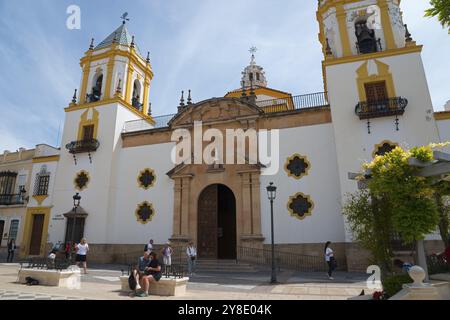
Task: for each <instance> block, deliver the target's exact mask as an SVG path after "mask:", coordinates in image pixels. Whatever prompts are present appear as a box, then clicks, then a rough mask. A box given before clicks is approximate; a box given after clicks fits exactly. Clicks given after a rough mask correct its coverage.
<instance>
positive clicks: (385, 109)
mask: <svg viewBox="0 0 450 320" xmlns="http://www.w3.org/2000/svg"><path fill="white" fill-rule="evenodd" d="M407 105H408V100H407V99H405V98H402V97H396V98H390V99H385V100H380V101H370V102H367V101H363V102H359V103H358V104H357V105H356V107H355V113H356V115H357V116H358V117H359V119H361V120H362V119H372V118H380V117H388V116H399V115H402V114H403V113H404V112H405V108H406V106H407Z"/></svg>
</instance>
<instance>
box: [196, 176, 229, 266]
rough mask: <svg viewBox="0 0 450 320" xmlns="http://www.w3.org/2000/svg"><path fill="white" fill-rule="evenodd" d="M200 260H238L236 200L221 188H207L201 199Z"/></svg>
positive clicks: (199, 223) (199, 210) (199, 211)
mask: <svg viewBox="0 0 450 320" xmlns="http://www.w3.org/2000/svg"><path fill="white" fill-rule="evenodd" d="M197 221H198V229H197V230H198V234H197V240H198V244H197V250H198V256H199V258H205V259H235V258H236V199H235V197H234V194H233V192H232V191H231V190H230V189H229V188H228V187H226V186H225V185H222V184H213V185H210V186H208V187H206V188H205V189H204V190H203V191H202V193H201V194H200V196H199V199H198V217H197Z"/></svg>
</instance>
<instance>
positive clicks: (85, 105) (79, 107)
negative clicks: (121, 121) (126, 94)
mask: <svg viewBox="0 0 450 320" xmlns="http://www.w3.org/2000/svg"><path fill="white" fill-rule="evenodd" d="M111 103H120V104H121V105H123V106H124V107H126V108H127V109H129V110H130V111H131V112H133V113H135V114H136V115H137V116H139V117H141V118H143V119H144V120H146V121H147V122H148V123H150V124H155V120H153V118H152V117H151V116H149V115H144V114H143V113H142V112H140V111H139V110H137V109H136V108H135V107H133V106H132V105H131V104H130V103H127V102H126V101H125V100H124V99H123V98H121V97H120V96H117V97H114V98H111V99H107V100H100V101H96V102H91V103H83V104H79V105H69V106H68V107H67V108H64V111H65V112H71V111H76V110H82V109H88V108H91V107H102V106H106V105H108V104H111Z"/></svg>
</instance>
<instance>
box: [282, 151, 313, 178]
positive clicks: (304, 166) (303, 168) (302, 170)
mask: <svg viewBox="0 0 450 320" xmlns="http://www.w3.org/2000/svg"><path fill="white" fill-rule="evenodd" d="M310 167H311V164H310V163H309V161H308V159H306V157H304V156H301V155H299V154H298V153H294V154H293V155H292V156H290V157H289V158H288V159H287V160H286V163H285V164H284V170H286V172H287V174H288V176H289V177H293V178H295V179H300V178H301V177H303V176H305V175H307V174H308V171H309V168H310Z"/></svg>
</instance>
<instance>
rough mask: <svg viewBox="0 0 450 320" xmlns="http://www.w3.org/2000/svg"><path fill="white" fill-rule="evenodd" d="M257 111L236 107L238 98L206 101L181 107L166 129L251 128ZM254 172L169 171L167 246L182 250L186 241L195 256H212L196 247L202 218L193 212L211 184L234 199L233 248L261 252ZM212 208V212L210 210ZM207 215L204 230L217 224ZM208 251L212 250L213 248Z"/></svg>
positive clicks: (245, 168) (239, 168)
mask: <svg viewBox="0 0 450 320" xmlns="http://www.w3.org/2000/svg"><path fill="white" fill-rule="evenodd" d="M260 112H261V111H260V110H259V109H258V108H256V107H254V106H253V105H250V104H247V103H242V102H240V101H239V100H238V99H220V100H219V99H212V100H208V101H205V102H204V103H201V104H197V105H193V106H191V107H186V109H185V110H182V111H181V112H180V113H179V114H178V115H177V116H176V117H175V118H174V119H173V120H172V121H171V123H170V125H171V127H172V128H176V127H179V126H180V127H183V128H186V129H188V130H191V131H192V130H193V125H194V121H202V122H203V127H206V128H211V127H214V128H217V129H219V130H221V131H223V132H224V131H225V129H237V128H242V129H244V130H246V129H248V128H255V129H256V122H255V118H257V117H258V115H259V114H260ZM191 136H193V134H191ZM224 136H225V134H224ZM235 151H236V150H235ZM235 154H236V152H235ZM260 170H261V165H259V164H224V165H216V166H214V165H207V164H180V165H177V166H175V167H174V168H173V169H172V170H170V171H169V172H168V173H167V174H168V176H169V177H170V178H171V179H173V180H174V218H173V235H172V237H171V239H170V240H171V241H172V243H173V245H174V246H183V247H185V246H186V243H187V242H188V241H190V240H192V241H194V243H196V245H197V247H198V249H199V252H198V254H199V256H202V255H210V256H211V257H214V254H212V255H211V253H208V252H205V250H206V251H208V249H206V248H204V247H202V245H201V244H199V243H198V240H199V237H201V233H202V232H207V231H206V230H207V229H208V227H205V229H204V230H203V227H202V226H203V225H205V221H202V223H200V221H199V219H200V218H201V217H202V219H204V216H208V214H206V213H205V212H199V211H200V210H206V209H205V208H206V207H208V206H206V207H205V206H203V207H202V204H200V207H199V199H200V196H201V194H202V192H203V191H204V190H207V188H208V187H210V186H211V185H223V186H226V188H227V189H229V190H230V191H231V192H232V193H233V195H234V198H235V210H234V211H235V215H236V217H235V221H236V222H235V225H236V226H235V228H236V229H235V235H236V246H237V247H239V246H246V247H249V246H251V247H258V248H262V246H263V243H262V242H263V240H264V238H263V236H262V233H261V212H260V184H259V177H260ZM216 207H217V205H216ZM213 209H214V210H216V208H213ZM214 210H209V211H211V212H213V211H214ZM209 216H210V217H211V219H212V221H207V222H206V226H209V227H211V225H212V224H215V225H217V221H215V220H214V219H217V217H216V216H215V215H214V214H212V213H211V214H210V215H209ZM227 227H230V226H229V225H228V226H227ZM217 232H218V236H219V233H220V232H225V230H220V229H219V230H218V231H217ZM213 237H215V235H213ZM230 245H231V246H233V243H232V242H230ZM216 246H217V245H216ZM209 250H215V248H212V249H211V248H210V249H209ZM236 250H237V248H236ZM202 251H203V252H202Z"/></svg>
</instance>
